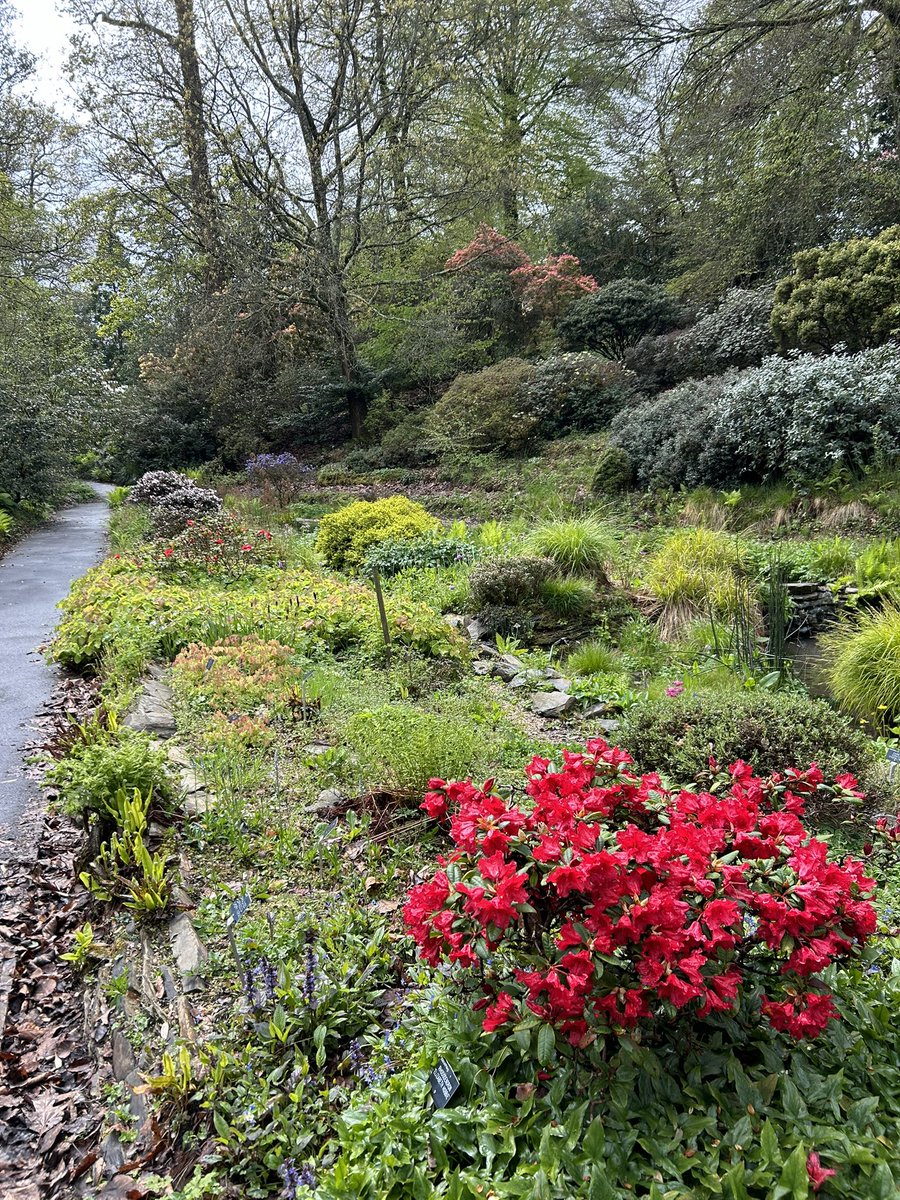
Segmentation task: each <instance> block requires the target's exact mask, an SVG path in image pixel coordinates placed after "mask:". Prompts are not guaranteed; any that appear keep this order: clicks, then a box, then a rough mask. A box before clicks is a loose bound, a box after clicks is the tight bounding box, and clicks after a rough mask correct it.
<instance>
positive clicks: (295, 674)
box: [172, 634, 308, 713]
mask: <svg viewBox="0 0 900 1200" xmlns="http://www.w3.org/2000/svg"><path fill="white" fill-rule="evenodd" d="M307 673H308V668H307V666H306V664H305V663H304V662H303V660H302V659H300V657H299V656H298V655H297V653H296V651H295V650H294V649H293V648H292V647H291V646H283V645H282V644H281V643H280V642H277V641H274V640H268V641H266V640H264V639H263V638H261V637H259V636H257V635H255V634H248V635H243V636H241V635H237V634H236V635H232V636H231V637H227V638H223V639H222V640H221V641H218V642H214V643H213V644H212V645H211V646H201V645H197V644H193V645H190V646H187V647H186V648H185V649H184V650H182V651H181V652H180V654H178V656H177V657H176V659H175V661H174V662H173V663H172V681H173V683H174V685H175V688H176V691H177V692H180V693H181V694H182V695H183V696H185V697H186V698H190V700H191V702H192V703H194V704H197V703H198V702H199V703H200V704H202V706H203V707H204V708H208V709H213V710H214V709H220V710H222V711H223V712H229V713H233V712H243V713H251V712H253V711H254V710H255V709H256V708H258V707H259V706H260V705H263V704H264V705H272V704H273V703H274V704H276V705H283V704H284V703H285V702H286V700H287V697H288V695H289V694H290V691H291V689H292V688H299V687H301V686H302V683H303V680H304V676H305V675H306V674H307Z"/></svg>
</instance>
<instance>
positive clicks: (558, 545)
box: [526, 517, 617, 579]
mask: <svg viewBox="0 0 900 1200" xmlns="http://www.w3.org/2000/svg"><path fill="white" fill-rule="evenodd" d="M526 545H527V547H528V549H529V550H530V551H531V552H532V553H533V554H535V555H538V556H540V557H543V558H549V559H550V561H551V562H553V563H555V564H556V566H557V567H560V568H561V569H562V570H563V571H570V572H571V573H572V574H579V573H582V574H590V575H594V576H596V577H597V578H600V579H603V578H605V577H606V570H607V567H608V566H609V564H610V563H611V562H612V561H613V559H614V558H615V555H616V548H617V547H616V539H615V536H614V534H613V533H612V531H611V530H610V529H609V528H608V526H606V525H604V524H603V522H602V521H598V520H597V519H596V517H581V518H578V519H575V518H573V519H571V520H566V521H547V522H545V523H544V524H542V525H538V527H537V528H536V529H535V530H534V532H533V533H532V534H531V536H530V537H529V538H528V540H527V542H526Z"/></svg>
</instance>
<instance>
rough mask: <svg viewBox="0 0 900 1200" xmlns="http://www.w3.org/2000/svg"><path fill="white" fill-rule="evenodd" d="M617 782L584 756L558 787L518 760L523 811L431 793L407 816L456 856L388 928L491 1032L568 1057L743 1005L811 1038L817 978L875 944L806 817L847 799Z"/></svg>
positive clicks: (614, 773) (811, 791) (614, 762)
mask: <svg viewBox="0 0 900 1200" xmlns="http://www.w3.org/2000/svg"><path fill="white" fill-rule="evenodd" d="M630 768H631V759H630V758H629V756H628V755H627V754H626V753H625V752H623V751H621V750H618V749H614V748H611V747H609V746H608V745H607V744H606V743H605V742H604V741H602V740H601V739H597V740H594V741H590V742H588V744H587V747H586V750H585V752H584V753H581V754H574V753H570V752H568V751H566V752H565V753H564V755H563V764H562V767H561V769H555V768H554V767H553V766H552V765H551V764H550V763H549V762H548V761H547V760H546V759H542V758H535V759H533V760H532V762H531V763H530V764H529V766H528V767H527V768H526V777H527V783H526V788H525V797H524V798H523V799H522V800H521V801H513V800H512V799H509V798H505V797H503V796H501V795H499V794H497V792H496V791H495V789H494V786H493V781H489V782H488V783H486V784H485V785H484V786H483V787H476V786H475V785H474V784H472V783H471V781H467V782H464V783H445V782H444V781H442V780H433V781H432V782H431V790H430V791H429V792H428V794H427V796H426V797H425V801H424V804H423V806H422V807H423V808H424V809H425V811H426V812H427V813H428V814H429V815H430V816H431V817H433V818H434V819H435V820H437V821H440V822H442V823H443V824H444V825H446V827H447V828H448V831H449V835H450V839H451V842H452V847H453V848H452V850H451V851H450V852H449V854H448V855H447V856H446V857H445V858H442V859H441V860H440V861H439V869H438V870H437V871H436V872H435V874H434V876H433V877H432V878H431V879H430V880H428V881H427V882H425V883H422V884H420V885H419V886H417V887H415V888H413V889H412V891H411V892H410V894H409V899H408V902H407V904H406V908H405V910H404V916H405V920H406V924H407V928H408V930H409V932H410V933H411V935H412V936H413V938H414V939H415V941H416V943H417V945H418V948H419V953H420V955H421V956H422V958H423V959H425V960H426V961H427V962H429V963H431V964H433V965H437V964H438V963H440V962H450V963H457V964H459V965H460V966H461V967H462V968H464V969H466V970H467V971H470V972H471V973H472V979H473V983H474V985H475V987H476V989H477V991H478V992H479V993H480V995H479V999H478V1001H477V1003H476V1008H479V1009H481V1010H482V1011H483V1025H484V1029H485V1030H486V1031H488V1032H490V1031H494V1030H498V1029H501V1028H502V1027H505V1026H512V1025H514V1024H515V1023H517V1022H519V1021H520V1020H524V1019H531V1020H533V1017H534V1016H537V1017H538V1018H539V1019H540V1021H542V1022H545V1023H547V1024H548V1025H550V1026H551V1027H553V1028H555V1029H556V1030H557V1031H558V1032H559V1033H560V1034H562V1035H563V1036H564V1037H565V1038H566V1039H568V1041H569V1042H571V1043H572V1044H573V1045H575V1046H581V1047H584V1046H588V1045H590V1044H591V1043H592V1042H593V1041H594V1040H596V1039H597V1038H598V1037H602V1036H603V1035H607V1034H610V1033H617V1032H621V1031H625V1030H630V1029H632V1028H633V1027H634V1026H636V1025H638V1024H639V1023H648V1022H657V1023H659V1022H660V1021H662V1020H665V1019H671V1018H673V1017H675V1016H676V1015H677V1014H679V1013H680V1012H690V1013H693V1014H694V1015H695V1016H696V1017H699V1018H705V1017H707V1016H709V1015H710V1014H713V1013H719V1012H730V1011H732V1010H736V1009H737V1008H738V1006H739V1005H740V1004H741V1003H742V1001H745V1000H746V1001H748V1002H749V1001H751V1000H753V1001H754V1002H756V998H757V997H758V1002H759V1004H760V1006H761V1010H762V1013H763V1015H764V1016H765V1018H766V1019H767V1020H768V1021H769V1022H770V1024H771V1025H772V1026H774V1028H775V1029H777V1030H779V1031H783V1032H784V1033H786V1034H788V1035H789V1036H791V1037H793V1038H798V1039H799V1038H812V1037H816V1036H817V1035H818V1034H819V1033H821V1032H822V1030H823V1029H824V1028H825V1027H826V1026H827V1024H828V1023H829V1022H830V1021H832V1020H834V1019H835V1018H836V1017H837V1016H838V1012H837V1009H836V1008H835V1005H834V1002H833V998H832V996H831V994H830V993H829V991H828V988H827V986H826V984H825V982H824V980H823V979H822V972H823V971H824V970H825V968H826V967H828V966H829V965H831V964H832V963H834V962H837V961H839V960H841V959H845V958H848V957H850V956H852V955H853V954H855V953H856V952H857V951H858V949H859V948H860V947H861V946H862V944H863V943H864V942H865V941H866V939H867V938H868V937H869V936H870V935H871V934H872V932H873V931H874V929H875V924H876V918H875V910H874V908H873V906H872V904H871V902H870V901H871V896H872V892H873V888H874V884H873V881H872V880H871V879H869V878H867V876H866V874H865V869H864V866H863V864H862V862H860V861H858V860H856V859H854V858H851V857H845V858H843V859H836V858H834V857H833V856H832V855H831V854H830V852H829V848H828V846H827V844H826V843H825V842H823V841H821V840H819V839H817V838H816V837H814V836H812V835H811V834H810V832H809V831H808V830H807V828H806V827H805V825H804V823H803V817H804V813H805V808H806V804H807V801H808V800H809V798H810V797H812V796H814V795H816V794H817V793H823V792H824V793H827V794H828V795H830V796H831V797H832V798H834V799H837V800H838V801H841V800H845V801H850V800H852V799H854V798H858V795H859V793H858V791H857V785H856V781H855V780H854V779H853V778H852V777H851V776H849V775H844V776H840V777H839V778H837V779H836V780H835V781H834V782H831V783H826V781H825V780H824V779H823V776H822V773H821V771H819V770H818V768H817V767H815V766H813V767H811V768H809V770H806V771H799V770H789V771H788V772H786V773H785V774H784V775H783V776H781V775H773V776H771V777H769V778H759V777H757V776H756V775H754V773H753V770H752V769H751V768H750V767H749V766H747V764H746V763H742V762H738V763H735V764H734V765H733V766H732V767H731V768H730V769H729V771H728V772H727V774H725V775H722V776H720V777H719V778H718V779H717V780H716V782H715V784H714V785H713V786H712V788H711V790H710V791H709V792H698V793H694V792H689V791H679V792H669V791H667V790H666V789H665V788H664V787H663V786H662V783H661V782H660V779H659V777H658V776H656V775H652V774H645V775H638V774H636V773H635V772H634V771H632V770H631V769H630Z"/></svg>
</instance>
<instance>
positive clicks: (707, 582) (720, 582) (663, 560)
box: [642, 529, 742, 640]
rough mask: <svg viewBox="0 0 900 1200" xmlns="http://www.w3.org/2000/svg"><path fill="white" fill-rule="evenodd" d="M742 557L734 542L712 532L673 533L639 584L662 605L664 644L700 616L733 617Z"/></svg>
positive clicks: (661, 624)
mask: <svg viewBox="0 0 900 1200" xmlns="http://www.w3.org/2000/svg"><path fill="white" fill-rule="evenodd" d="M740 566H741V563H740V553H739V551H738V547H737V544H736V542H735V539H734V538H733V537H730V536H729V535H728V534H725V533H720V532H718V531H717V530H713V529H684V530H679V531H678V532H677V533H674V534H673V535H672V536H671V537H670V538H669V539H668V541H666V542H665V543H664V544H663V545H662V547H661V548H660V549H659V550H658V551H657V552H656V554H654V555H653V556H652V558H650V560H649V561H648V563H647V566H646V568H645V569H644V576H643V581H642V582H643V585H644V587H645V589H646V590H647V591H648V592H649V593H650V595H651V596H652V597H654V599H656V600H657V601H659V603H660V605H661V606H662V613H661V615H660V620H659V630H660V635H661V636H662V637H663V638H664V639H667V640H668V639H671V638H672V637H675V636H677V635H678V634H679V633H680V632H681V631H682V630H683V629H684V628H685V626H686V625H689V624H690V623H691V622H692V621H695V620H697V619H698V618H700V617H708V618H709V619H714V618H715V617H729V618H730V617H733V616H734V614H735V613H736V612H737V610H738V607H739V605H740V601H741V595H742V592H741V587H740V583H741V580H740V573H741V572H740Z"/></svg>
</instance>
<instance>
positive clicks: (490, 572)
mask: <svg viewBox="0 0 900 1200" xmlns="http://www.w3.org/2000/svg"><path fill="white" fill-rule="evenodd" d="M553 570H554V565H553V563H552V562H551V561H550V560H549V559H546V558H529V557H525V556H522V557H517V558H492V559H489V560H488V561H486V562H483V563H479V564H478V566H477V567H476V568H475V569H474V571H473V572H472V574H471V575H470V576H469V587H470V588H471V591H472V600H473V602H474V604H475V607H476V609H482V608H486V607H490V606H492V605H501V606H504V607H510V608H514V607H515V606H516V605H519V604H521V605H525V606H527V605H528V604H529V603H530V602H531V601H533V600H534V599H535V598H536V597H537V596H538V594H539V592H540V588H541V584H543V583H544V582H545V581H546V580H547V579H549V578H550V576H551V575H552V574H553Z"/></svg>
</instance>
